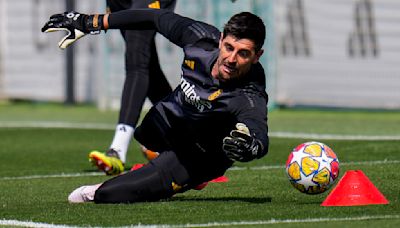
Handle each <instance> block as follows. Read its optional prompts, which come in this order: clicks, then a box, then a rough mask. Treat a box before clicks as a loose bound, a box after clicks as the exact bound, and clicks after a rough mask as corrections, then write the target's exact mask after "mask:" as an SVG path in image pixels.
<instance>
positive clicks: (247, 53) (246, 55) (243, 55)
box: [238, 50, 250, 59]
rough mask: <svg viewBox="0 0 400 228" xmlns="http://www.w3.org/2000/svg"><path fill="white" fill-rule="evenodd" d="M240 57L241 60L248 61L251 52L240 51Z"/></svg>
mask: <svg viewBox="0 0 400 228" xmlns="http://www.w3.org/2000/svg"><path fill="white" fill-rule="evenodd" d="M238 55H239V56H240V57H241V58H244V59H247V58H249V57H250V52H249V51H247V50H242V51H239V52H238Z"/></svg>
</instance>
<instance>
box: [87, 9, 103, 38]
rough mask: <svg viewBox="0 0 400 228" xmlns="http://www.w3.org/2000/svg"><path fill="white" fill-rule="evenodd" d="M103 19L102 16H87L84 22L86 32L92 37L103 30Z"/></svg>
mask: <svg viewBox="0 0 400 228" xmlns="http://www.w3.org/2000/svg"><path fill="white" fill-rule="evenodd" d="M103 18H104V14H94V15H89V16H88V19H87V20H86V30H87V31H88V32H89V33H90V34H92V35H95V34H99V33H100V32H101V30H102V29H104V26H103V23H104V22H103Z"/></svg>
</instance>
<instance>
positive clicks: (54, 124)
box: [0, 121, 115, 130]
mask: <svg viewBox="0 0 400 228" xmlns="http://www.w3.org/2000/svg"><path fill="white" fill-rule="evenodd" d="M0 128H65V129H88V130H114V129H115V125H113V124H101V123H71V122H59V121H0Z"/></svg>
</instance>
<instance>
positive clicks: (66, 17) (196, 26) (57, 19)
mask: <svg viewBox="0 0 400 228" xmlns="http://www.w3.org/2000/svg"><path fill="white" fill-rule="evenodd" d="M107 29H125V30H145V29H155V30H157V31H158V32H159V33H160V34H162V35H163V36H165V37H166V38H167V39H169V40H170V41H171V42H173V43H174V44H176V45H178V46H180V47H184V46H185V45H187V44H192V43H195V42H196V41H198V40H200V39H204V38H207V39H214V40H216V42H218V39H219V31H218V29H217V28H215V27H214V26H211V25H208V24H206V23H203V22H200V21H196V20H193V19H190V18H187V17H182V16H180V15H178V14H175V13H173V12H170V11H168V10H162V9H161V10H157V9H136V10H124V11H119V12H116V13H111V14H105V15H103V14H96V15H86V14H82V13H77V12H65V13H63V14H55V15H52V16H51V17H50V19H49V21H48V22H47V23H46V24H45V25H44V26H43V28H42V32H54V31H60V30H63V31H67V32H68V34H67V35H66V36H65V37H64V38H63V39H62V40H61V41H60V43H59V46H60V48H62V49H64V48H66V47H68V46H69V45H70V44H72V43H73V42H75V41H76V40H78V39H79V38H81V37H83V36H85V35H86V34H98V33H99V32H100V31H101V30H107Z"/></svg>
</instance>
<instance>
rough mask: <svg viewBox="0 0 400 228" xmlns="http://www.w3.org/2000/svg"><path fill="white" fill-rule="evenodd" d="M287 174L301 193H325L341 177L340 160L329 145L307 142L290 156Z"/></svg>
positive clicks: (287, 162)
mask: <svg viewBox="0 0 400 228" xmlns="http://www.w3.org/2000/svg"><path fill="white" fill-rule="evenodd" d="M286 173H287V175H288V177H289V181H290V183H291V184H292V185H293V186H294V187H295V188H296V189H297V190H299V191H300V192H303V193H306V194H319V193H323V192H325V191H326V190H328V189H329V188H330V187H331V186H332V185H333V183H335V181H336V179H337V178H338V176H339V159H338V158H337V156H336V154H335V152H333V150H332V149H331V148H329V147H328V146H327V145H325V144H323V143H320V142H306V143H303V144H300V145H298V146H297V147H296V148H294V149H293V151H292V152H291V153H290V154H289V157H288V159H287V161H286Z"/></svg>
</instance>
